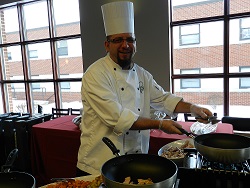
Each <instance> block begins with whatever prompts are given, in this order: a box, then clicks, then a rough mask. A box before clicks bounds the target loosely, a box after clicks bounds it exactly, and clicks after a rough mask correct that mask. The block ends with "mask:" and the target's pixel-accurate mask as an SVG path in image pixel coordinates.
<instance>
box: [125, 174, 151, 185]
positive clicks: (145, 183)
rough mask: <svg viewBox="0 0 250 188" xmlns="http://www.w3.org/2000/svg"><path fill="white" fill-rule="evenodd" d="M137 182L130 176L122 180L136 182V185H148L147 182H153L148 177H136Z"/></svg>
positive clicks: (126, 182) (127, 182)
mask: <svg viewBox="0 0 250 188" xmlns="http://www.w3.org/2000/svg"><path fill="white" fill-rule="evenodd" d="M137 181H138V183H134V182H133V181H132V180H131V177H130V176H129V177H126V178H125V180H124V182H123V183H125V184H137V185H148V184H153V183H154V182H153V181H152V180H151V179H150V178H148V179H137Z"/></svg>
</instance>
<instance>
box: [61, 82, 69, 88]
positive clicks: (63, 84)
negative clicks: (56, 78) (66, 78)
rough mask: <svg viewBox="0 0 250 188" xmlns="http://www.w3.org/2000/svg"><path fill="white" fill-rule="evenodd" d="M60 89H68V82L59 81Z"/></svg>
mask: <svg viewBox="0 0 250 188" xmlns="http://www.w3.org/2000/svg"><path fill="white" fill-rule="evenodd" d="M61 89H70V82H61Z"/></svg>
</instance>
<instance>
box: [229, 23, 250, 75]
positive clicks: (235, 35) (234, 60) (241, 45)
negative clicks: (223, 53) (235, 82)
mask: <svg viewBox="0 0 250 188" xmlns="http://www.w3.org/2000/svg"><path fill="white" fill-rule="evenodd" d="M246 20H247V21H249V25H248V27H249V29H250V19H245V18H244V19H234V20H230V40H229V41H230V46H229V66H230V68H229V71H230V72H231V73H232V72H239V71H240V69H239V67H240V66H250V56H249V54H250V32H249V37H248V38H247V36H248V35H244V36H245V37H243V38H242V35H241V31H242V30H241V29H242V27H245V28H246V27H247V24H246V22H244V21H246Z"/></svg>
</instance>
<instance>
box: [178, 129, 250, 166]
mask: <svg viewBox="0 0 250 188" xmlns="http://www.w3.org/2000/svg"><path fill="white" fill-rule="evenodd" d="M179 129H180V128H179ZM180 131H181V132H182V133H184V134H186V135H187V136H189V137H191V138H193V139H194V146H195V148H196V149H197V151H198V152H199V153H200V154H201V155H202V156H204V157H205V158H206V159H207V160H209V161H212V162H220V163H224V164H232V163H240V162H243V161H246V160H248V159H250V137H246V136H241V135H236V134H227V133H210V134H203V135H198V136H195V135H193V134H192V133H189V132H187V131H186V130H185V129H180Z"/></svg>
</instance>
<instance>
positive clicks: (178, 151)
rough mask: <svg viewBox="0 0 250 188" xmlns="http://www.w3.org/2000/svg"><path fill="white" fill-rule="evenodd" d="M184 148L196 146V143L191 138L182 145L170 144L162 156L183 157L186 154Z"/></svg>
mask: <svg viewBox="0 0 250 188" xmlns="http://www.w3.org/2000/svg"><path fill="white" fill-rule="evenodd" d="M184 148H194V145H193V144H192V143H190V141H189V140H186V141H185V142H184V143H183V144H182V145H181V146H180V147H173V146H170V147H169V148H166V149H164V150H163V152H162V154H161V156H162V157H166V158H183V157H184V156H185V153H184V151H183V149H184Z"/></svg>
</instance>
